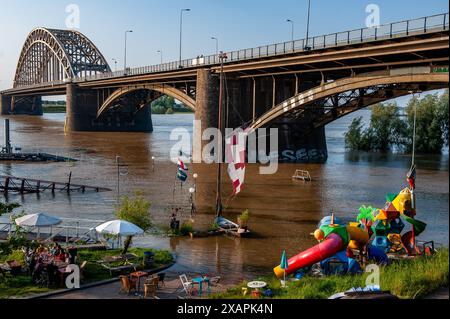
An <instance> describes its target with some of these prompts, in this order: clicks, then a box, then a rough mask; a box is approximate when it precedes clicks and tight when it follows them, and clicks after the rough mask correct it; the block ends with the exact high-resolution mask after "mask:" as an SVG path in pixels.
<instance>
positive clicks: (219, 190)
mask: <svg viewBox="0 0 450 319" xmlns="http://www.w3.org/2000/svg"><path fill="white" fill-rule="evenodd" d="M225 58H226V55H225V54H224V53H223V52H221V53H220V55H219V59H220V83H219V120H218V129H219V131H220V134H219V135H220V141H219V147H218V156H217V161H218V163H217V182H216V183H217V184H216V217H220V216H222V211H223V206H222V194H221V193H222V185H221V183H222V159H223V155H222V153H223V127H222V117H223V114H222V113H223V61H224V59H225Z"/></svg>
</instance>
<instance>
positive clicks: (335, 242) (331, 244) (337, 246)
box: [273, 234, 343, 278]
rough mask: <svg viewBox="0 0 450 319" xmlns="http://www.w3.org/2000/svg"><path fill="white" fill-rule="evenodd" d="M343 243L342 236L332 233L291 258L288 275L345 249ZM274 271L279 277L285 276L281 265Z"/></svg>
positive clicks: (287, 270)
mask: <svg viewBox="0 0 450 319" xmlns="http://www.w3.org/2000/svg"><path fill="white" fill-rule="evenodd" d="M342 244H343V243H342V238H341V237H340V236H338V235H336V234H330V235H329V236H328V237H327V239H325V240H324V241H323V242H321V243H320V244H318V245H316V246H314V247H311V248H310V249H308V250H305V251H304V252H301V253H300V254H298V255H297V256H294V257H292V258H291V259H289V260H288V265H289V268H288V269H286V275H290V274H292V273H295V272H296V271H297V270H299V269H301V268H305V267H308V266H311V265H314V264H315V263H318V262H320V261H322V260H324V259H326V258H330V257H332V256H334V255H336V254H337V253H338V252H340V251H341V250H342V249H343V247H342ZM273 271H274V272H275V275H276V276H277V277H278V278H282V277H283V276H284V271H283V269H281V267H280V266H277V267H275V268H274V270H273Z"/></svg>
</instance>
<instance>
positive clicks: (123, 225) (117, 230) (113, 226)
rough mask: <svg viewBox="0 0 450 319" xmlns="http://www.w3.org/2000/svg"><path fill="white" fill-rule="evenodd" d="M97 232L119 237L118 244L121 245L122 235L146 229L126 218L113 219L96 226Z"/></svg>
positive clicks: (141, 231)
mask: <svg viewBox="0 0 450 319" xmlns="http://www.w3.org/2000/svg"><path fill="white" fill-rule="evenodd" d="M95 230H96V231H97V233H100V234H108V235H114V236H117V237H118V245H119V246H120V242H121V238H122V236H130V237H131V236H134V235H140V234H143V233H144V230H143V229H141V228H140V227H138V226H136V225H135V224H133V223H130V222H127V221H125V220H119V219H117V220H112V221H109V222H106V223H103V224H101V225H99V226H97V227H95Z"/></svg>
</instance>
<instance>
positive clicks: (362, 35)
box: [361, 28, 364, 42]
mask: <svg viewBox="0 0 450 319" xmlns="http://www.w3.org/2000/svg"><path fill="white" fill-rule="evenodd" d="M363 41H364V29H363V28H361V42H363Z"/></svg>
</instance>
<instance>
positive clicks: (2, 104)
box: [0, 94, 11, 115]
mask: <svg viewBox="0 0 450 319" xmlns="http://www.w3.org/2000/svg"><path fill="white" fill-rule="evenodd" d="M0 111H1V115H9V114H10V112H11V96H8V95H4V94H1V95H0Z"/></svg>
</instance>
